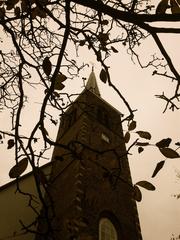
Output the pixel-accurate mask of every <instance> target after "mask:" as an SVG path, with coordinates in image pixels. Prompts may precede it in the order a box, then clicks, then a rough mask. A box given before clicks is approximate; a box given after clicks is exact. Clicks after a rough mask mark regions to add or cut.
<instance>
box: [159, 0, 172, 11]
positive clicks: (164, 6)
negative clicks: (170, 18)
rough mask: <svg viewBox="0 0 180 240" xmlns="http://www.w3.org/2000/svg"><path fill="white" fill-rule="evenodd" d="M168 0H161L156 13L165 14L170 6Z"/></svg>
mask: <svg viewBox="0 0 180 240" xmlns="http://www.w3.org/2000/svg"><path fill="white" fill-rule="evenodd" d="M168 1H169V0H161V1H160V3H159V4H158V5H157V8H156V14H164V13H165V12H166V10H167V9H168V8H169V5H168Z"/></svg>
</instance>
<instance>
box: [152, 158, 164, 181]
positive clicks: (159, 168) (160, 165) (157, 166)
mask: <svg viewBox="0 0 180 240" xmlns="http://www.w3.org/2000/svg"><path fill="white" fill-rule="evenodd" d="M164 164H165V161H161V162H158V164H157V165H156V168H155V169H154V172H153V174H152V178H153V177H155V176H156V175H157V173H158V172H159V171H160V170H161V168H163V166H164Z"/></svg>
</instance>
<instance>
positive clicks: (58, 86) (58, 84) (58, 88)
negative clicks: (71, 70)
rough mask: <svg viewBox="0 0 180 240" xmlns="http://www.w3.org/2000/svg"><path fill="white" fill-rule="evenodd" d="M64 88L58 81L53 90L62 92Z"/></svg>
mask: <svg viewBox="0 0 180 240" xmlns="http://www.w3.org/2000/svg"><path fill="white" fill-rule="evenodd" d="M64 87H65V86H64V84H62V83H61V82H59V81H55V84H54V89H56V90H62V89H63V88H64Z"/></svg>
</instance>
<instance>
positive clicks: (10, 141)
mask: <svg viewBox="0 0 180 240" xmlns="http://www.w3.org/2000/svg"><path fill="white" fill-rule="evenodd" d="M7 144H8V146H7V149H11V148H12V147H14V139H9V140H8V142H7Z"/></svg>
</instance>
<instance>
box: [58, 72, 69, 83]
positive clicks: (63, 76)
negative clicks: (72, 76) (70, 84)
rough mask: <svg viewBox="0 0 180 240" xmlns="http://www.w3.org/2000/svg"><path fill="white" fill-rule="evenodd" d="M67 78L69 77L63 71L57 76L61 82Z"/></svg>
mask: <svg viewBox="0 0 180 240" xmlns="http://www.w3.org/2000/svg"><path fill="white" fill-rule="evenodd" d="M66 79H67V77H66V76H65V75H64V74H62V73H59V74H58V75H57V76H56V81H59V82H64V81H65V80H66Z"/></svg>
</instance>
